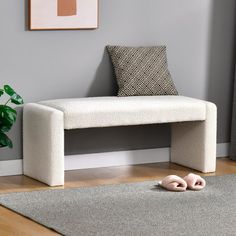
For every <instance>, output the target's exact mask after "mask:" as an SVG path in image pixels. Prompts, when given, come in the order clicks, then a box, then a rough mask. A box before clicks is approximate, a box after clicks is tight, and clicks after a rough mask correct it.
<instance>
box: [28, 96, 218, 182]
mask: <svg viewBox="0 0 236 236" xmlns="http://www.w3.org/2000/svg"><path fill="white" fill-rule="evenodd" d="M170 122H171V123H173V124H172V142H171V161H172V162H175V163H178V164H181V165H184V166H187V167H190V168H194V169H197V170H199V171H202V172H213V171H215V162H216V106H215V105H214V104H213V103H210V102H206V101H202V100H198V99H193V98H189V97H183V96H150V97H142V96H137V97H96V98H78V99H58V100H51V101H43V102H40V103H39V104H36V103H29V104H26V105H25V107H24V174H25V175H28V176H30V177H32V178H35V179H38V180H40V181H42V182H44V183H46V184H48V185H50V186H55V185H63V184H64V129H77V128H90V127H108V126H124V125H142V124H153V123H170Z"/></svg>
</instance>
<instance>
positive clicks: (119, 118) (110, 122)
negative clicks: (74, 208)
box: [40, 95, 206, 129]
mask: <svg viewBox="0 0 236 236" xmlns="http://www.w3.org/2000/svg"><path fill="white" fill-rule="evenodd" d="M40 104H42V105H45V106H49V107H53V108H55V109H58V110H60V111H62V112H63V113H64V128H65V129H77V128H92V127H109V126H126V125H142V124H155V123H170V122H181V121H197V120H199V121H202V120H205V119H206V102H204V101H202V100H198V99H193V98H189V97H184V96H173V95H172V96H134V97H90V98H75V99H57V100H49V101H42V102H40Z"/></svg>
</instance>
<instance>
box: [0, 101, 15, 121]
mask: <svg viewBox="0 0 236 236" xmlns="http://www.w3.org/2000/svg"><path fill="white" fill-rule="evenodd" d="M16 116H17V112H16V111H15V110H14V109H13V108H11V107H9V106H6V105H0V121H1V123H2V124H9V125H13V124H14V123H15V121H16Z"/></svg>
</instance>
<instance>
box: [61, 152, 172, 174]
mask: <svg viewBox="0 0 236 236" xmlns="http://www.w3.org/2000/svg"><path fill="white" fill-rule="evenodd" d="M166 161H169V148H156V149H144V150H131V151H119V152H105V153H94V154H83V155H73V156H66V157H65V170H76V169H88V168H97V167H109V166H124V165H135V164H144V163H155V162H166Z"/></svg>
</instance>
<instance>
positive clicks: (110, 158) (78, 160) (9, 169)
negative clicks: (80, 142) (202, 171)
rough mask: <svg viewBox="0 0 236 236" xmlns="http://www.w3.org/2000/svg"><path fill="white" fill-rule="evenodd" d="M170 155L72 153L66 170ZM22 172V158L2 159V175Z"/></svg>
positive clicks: (220, 148)
mask: <svg viewBox="0 0 236 236" xmlns="http://www.w3.org/2000/svg"><path fill="white" fill-rule="evenodd" d="M228 155H229V143H219V144H217V157H225V156H228ZM169 156H170V148H156V149H143V150H131V151H119V152H105V153H93V154H81V155H72V156H66V157H65V170H76V169H88V168H98V167H109V166H122V165H135V164H145V163H156V162H166V161H169ZM22 173H23V170H22V159H19V160H9V161H0V176H9V175H20V174H22Z"/></svg>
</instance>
